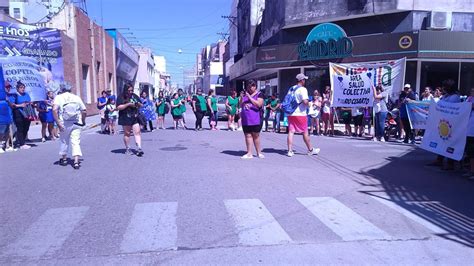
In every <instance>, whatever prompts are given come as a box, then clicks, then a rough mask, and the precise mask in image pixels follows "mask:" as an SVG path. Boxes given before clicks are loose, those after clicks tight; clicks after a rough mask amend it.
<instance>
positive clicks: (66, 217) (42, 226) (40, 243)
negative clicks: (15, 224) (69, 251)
mask: <svg viewBox="0 0 474 266" xmlns="http://www.w3.org/2000/svg"><path fill="white" fill-rule="evenodd" d="M88 210H89V207H72V208H55V209H49V210H47V211H46V212H44V213H43V214H42V215H41V216H40V217H39V218H38V220H37V221H36V222H35V223H33V224H32V225H31V226H30V227H29V228H28V229H27V230H26V231H25V232H24V233H23V234H22V235H21V236H20V238H18V239H17V240H16V241H15V242H13V243H12V244H11V245H8V246H7V247H6V248H5V252H3V254H4V255H7V256H18V257H32V258H33V257H34V258H37V257H41V256H44V255H51V254H54V252H56V251H58V250H59V249H60V248H61V247H62V245H63V243H64V241H66V239H67V238H68V236H69V235H70V234H71V233H72V231H73V230H74V228H75V227H76V226H77V224H78V223H79V222H80V221H81V220H82V219H83V218H84V216H85V215H86V213H87V211H88Z"/></svg>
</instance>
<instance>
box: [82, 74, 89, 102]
mask: <svg viewBox="0 0 474 266" xmlns="http://www.w3.org/2000/svg"><path fill="white" fill-rule="evenodd" d="M89 76H90V75H89V66H88V65H82V89H81V98H82V100H83V101H84V102H86V103H91V97H90V93H89V92H90V78H89Z"/></svg>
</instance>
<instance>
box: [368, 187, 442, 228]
mask: <svg viewBox="0 0 474 266" xmlns="http://www.w3.org/2000/svg"><path fill="white" fill-rule="evenodd" d="M371 197H372V198H373V199H375V200H377V201H378V202H380V203H382V204H384V205H386V206H388V207H390V208H391V209H393V210H395V211H397V212H399V213H400V214H402V215H403V216H405V217H407V218H409V219H411V220H413V221H415V222H417V223H419V224H421V225H422V226H424V227H426V228H428V229H429V230H430V231H433V232H434V233H435V234H447V233H448V231H446V230H444V229H442V228H441V227H439V226H437V225H435V224H433V223H431V222H429V221H427V220H425V219H423V218H421V217H420V216H418V215H416V214H414V213H412V212H410V211H408V210H407V209H404V208H403V207H401V206H399V205H397V204H396V203H394V202H393V201H391V200H388V199H384V198H381V197H377V196H371Z"/></svg>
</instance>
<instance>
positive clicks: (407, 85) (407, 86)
mask: <svg viewBox="0 0 474 266" xmlns="http://www.w3.org/2000/svg"><path fill="white" fill-rule="evenodd" d="M403 88H409V89H411V85H410V84H408V83H407V84H405V86H403Z"/></svg>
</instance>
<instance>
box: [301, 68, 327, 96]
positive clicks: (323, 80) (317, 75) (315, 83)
mask: <svg viewBox="0 0 474 266" xmlns="http://www.w3.org/2000/svg"><path fill="white" fill-rule="evenodd" d="M304 73H305V75H306V76H308V80H307V81H306V88H308V93H309V94H310V95H312V94H313V91H314V90H318V91H319V93H320V94H322V93H323V90H324V88H325V87H326V86H331V81H330V80H329V69H328V68H311V69H305V72H304Z"/></svg>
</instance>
